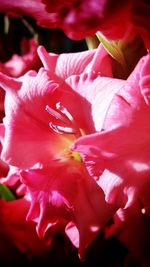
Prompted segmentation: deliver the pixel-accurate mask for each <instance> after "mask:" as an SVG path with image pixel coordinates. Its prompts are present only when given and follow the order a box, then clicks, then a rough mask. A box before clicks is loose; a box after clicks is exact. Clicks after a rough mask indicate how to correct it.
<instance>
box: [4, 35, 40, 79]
mask: <svg viewBox="0 0 150 267" xmlns="http://www.w3.org/2000/svg"><path fill="white" fill-rule="evenodd" d="M21 49H22V50H23V54H22V55H21V56H19V55H17V54H14V55H13V56H12V58H11V59H9V60H8V61H7V62H5V63H0V71H1V72H3V73H5V74H7V75H9V76H12V77H19V76H21V75H23V74H24V73H26V72H27V71H28V70H30V69H34V70H38V69H39V68H40V67H41V63H40V61H39V58H38V55H37V44H36V42H35V40H34V39H31V40H27V39H23V40H22V45H21Z"/></svg>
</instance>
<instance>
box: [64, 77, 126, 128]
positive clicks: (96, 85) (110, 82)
mask: <svg viewBox="0 0 150 267" xmlns="http://www.w3.org/2000/svg"><path fill="white" fill-rule="evenodd" d="M66 82H67V83H68V84H69V85H70V86H71V87H72V88H73V89H74V90H75V91H76V92H78V93H79V94H80V95H81V96H82V97H84V98H85V99H86V100H87V101H88V102H89V103H90V104H91V115H92V120H93V122H94V126H95V130H96V131H100V130H101V129H102V128H103V124H104V119H105V116H106V114H107V110H108V108H109V106H110V104H111V101H112V99H113V97H114V94H115V93H116V92H117V91H119V89H120V88H121V87H123V85H124V84H125V81H123V80H117V79H111V78H106V77H101V76H100V75H99V74H97V73H95V72H88V73H83V74H81V75H75V76H71V77H69V78H68V79H67V80H66Z"/></svg>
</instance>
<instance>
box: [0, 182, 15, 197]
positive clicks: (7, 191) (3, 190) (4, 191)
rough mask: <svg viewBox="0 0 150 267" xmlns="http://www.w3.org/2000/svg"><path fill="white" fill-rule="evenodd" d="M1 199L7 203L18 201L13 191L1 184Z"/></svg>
mask: <svg viewBox="0 0 150 267" xmlns="http://www.w3.org/2000/svg"><path fill="white" fill-rule="evenodd" d="M0 198H2V199H4V200H6V201H12V200H15V199H16V198H15V196H14V194H13V193H12V192H11V190H10V189H9V188H8V187H7V186H6V185H4V184H0Z"/></svg>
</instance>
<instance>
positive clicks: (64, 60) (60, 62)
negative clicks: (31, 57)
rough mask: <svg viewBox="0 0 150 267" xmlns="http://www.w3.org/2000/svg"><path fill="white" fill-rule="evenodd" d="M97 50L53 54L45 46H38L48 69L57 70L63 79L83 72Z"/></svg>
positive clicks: (41, 57)
mask: <svg viewBox="0 0 150 267" xmlns="http://www.w3.org/2000/svg"><path fill="white" fill-rule="evenodd" d="M95 52H96V50H88V51H85V52H78V53H66V54H60V55H56V54H52V53H47V51H46V50H45V48H44V47H43V46H40V47H38V54H39V57H40V59H41V61H42V63H43V65H44V68H45V69H46V70H49V71H51V72H55V73H56V75H58V76H59V77H61V78H62V79H66V78H68V77H69V76H71V75H75V74H80V73H82V72H83V71H84V70H85V68H86V67H87V66H88V64H89V63H90V62H91V60H92V59H93V56H94V54H95Z"/></svg>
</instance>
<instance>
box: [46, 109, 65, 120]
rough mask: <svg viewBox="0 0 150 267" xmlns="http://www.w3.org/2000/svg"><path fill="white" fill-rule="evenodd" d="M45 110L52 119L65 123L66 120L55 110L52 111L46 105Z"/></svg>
mask: <svg viewBox="0 0 150 267" xmlns="http://www.w3.org/2000/svg"><path fill="white" fill-rule="evenodd" d="M45 110H46V111H47V112H48V113H49V114H50V115H52V116H53V117H55V119H57V120H61V121H63V122H65V123H66V119H65V118H64V117H63V116H62V115H61V114H60V113H58V112H57V111H56V110H54V109H53V108H51V107H50V106H49V105H46V107H45Z"/></svg>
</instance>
